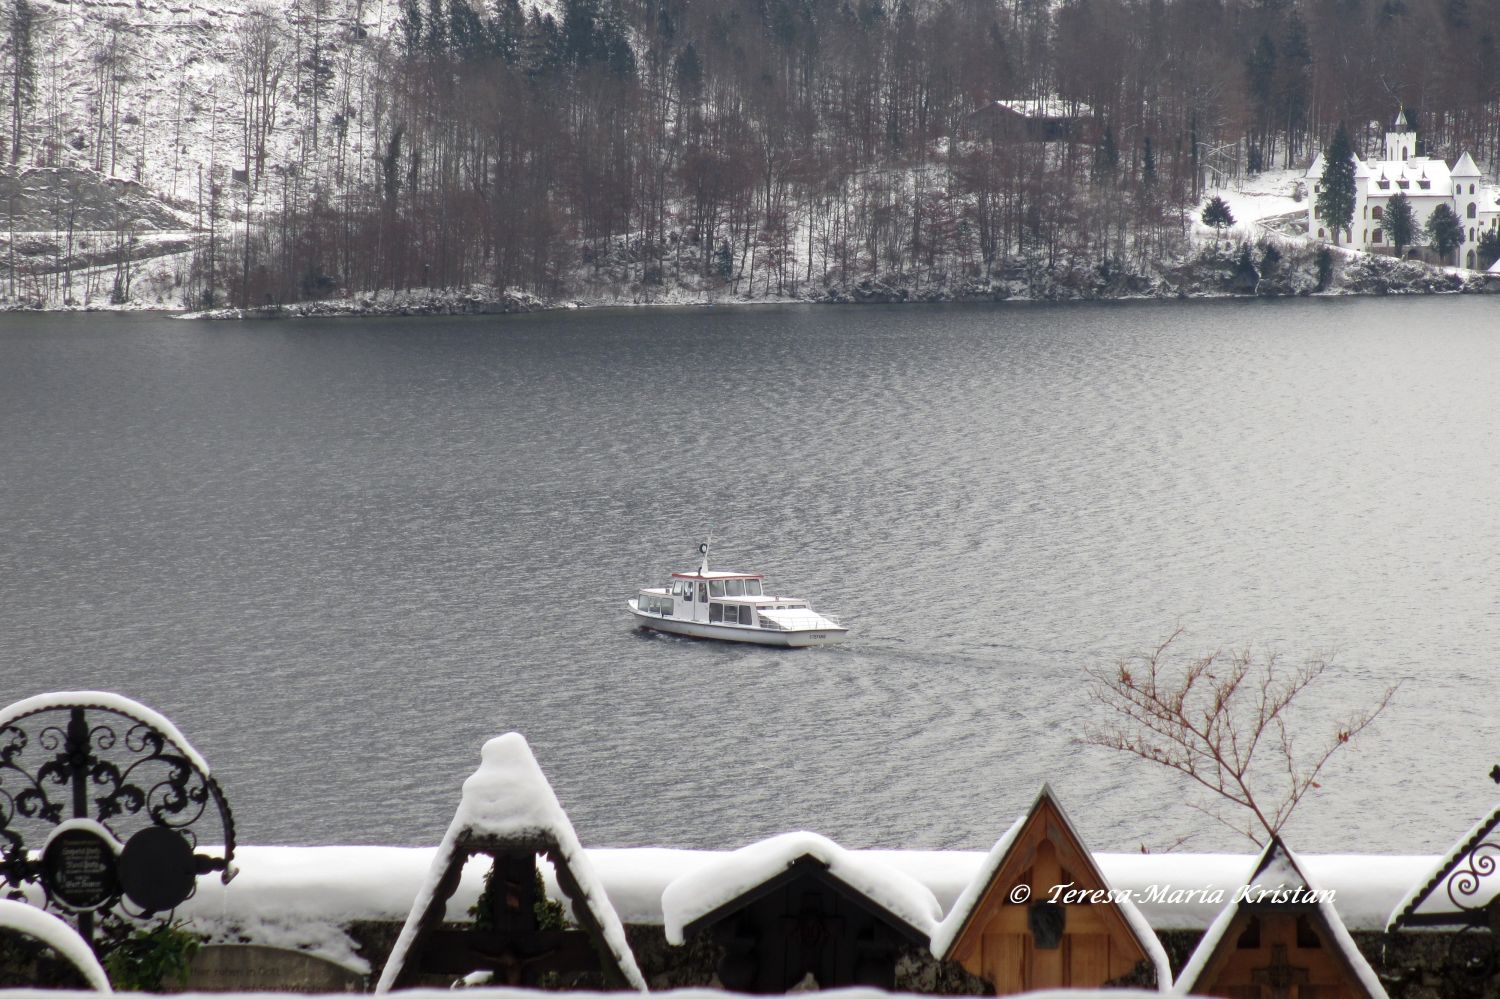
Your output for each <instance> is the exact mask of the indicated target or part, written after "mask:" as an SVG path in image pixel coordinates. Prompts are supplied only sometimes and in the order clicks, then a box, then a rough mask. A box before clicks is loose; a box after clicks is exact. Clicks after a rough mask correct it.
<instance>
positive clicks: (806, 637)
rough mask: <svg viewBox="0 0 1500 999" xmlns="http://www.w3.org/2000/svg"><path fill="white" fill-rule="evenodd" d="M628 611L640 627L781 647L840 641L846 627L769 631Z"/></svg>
mask: <svg viewBox="0 0 1500 999" xmlns="http://www.w3.org/2000/svg"><path fill="white" fill-rule="evenodd" d="M630 613H631V615H632V616H633V617H634V618H635V621H636V623H637V624H639V625H640V626H641V627H642V628H650V629H651V630H652V631H662V632H666V633H667V634H669V635H684V636H686V637H688V638H712V639H717V640H718V641H721V642H748V643H750V644H752V645H774V646H778V647H780V648H784V649H805V648H809V647H811V646H814V645H832V644H833V643H834V642H839V641H842V640H843V638H844V636H845V635H847V634H848V633H849V629H848V628H817V629H813V628H808V629H804V630H800V631H772V630H770V629H768V628H740V627H733V626H728V625H722V624H704V623H703V622H701V621H684V620H682V619H681V618H674V617H660V616H658V615H655V614H642V613H641V612H640V611H638V610H636V609H635V608H633V607H632V608H631V609H630Z"/></svg>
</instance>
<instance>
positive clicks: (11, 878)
mask: <svg viewBox="0 0 1500 999" xmlns="http://www.w3.org/2000/svg"><path fill="white" fill-rule="evenodd" d="M122 702H123V703H122ZM23 703H26V702H23ZM130 704H131V702H125V701H123V699H120V700H119V701H114V700H112V701H111V702H110V703H105V704H89V703H61V702H52V701H48V700H46V699H42V701H41V702H40V703H38V704H37V705H36V706H35V707H34V708H32V709H30V710H23V711H22V713H20V714H11V712H10V711H9V710H7V711H6V712H5V715H6V718H5V721H4V723H3V724H0V878H3V879H4V881H6V882H7V883H8V884H9V885H10V887H11V889H12V891H13V892H14V891H16V890H18V889H19V888H20V887H21V885H22V884H24V883H26V882H33V881H37V880H38V879H39V878H40V877H41V874H42V872H41V869H40V868H41V864H40V862H39V861H38V860H37V859H36V858H35V853H36V852H37V851H39V850H40V849H41V847H42V846H43V845H44V843H46V841H47V839H48V837H49V836H50V835H51V834H52V831H53V830H54V829H55V828H56V827H57V826H59V825H60V824H62V823H63V822H65V821H68V820H70V819H87V820H92V821H93V822H96V823H98V825H99V826H102V827H103V828H104V830H106V831H107V832H108V833H109V835H110V836H112V837H113V838H114V839H115V840H116V841H117V843H119V844H125V843H127V842H128V841H129V840H130V838H131V837H132V836H134V835H136V834H137V833H140V832H141V831H142V830H145V829H149V828H153V827H156V828H162V829H169V830H171V831H172V832H174V833H175V834H177V835H179V836H181V837H182V838H183V840H184V841H185V843H186V847H187V848H186V849H185V850H181V851H180V852H181V854H182V856H183V857H184V858H189V860H188V862H190V863H191V865H192V867H193V869H194V872H195V873H197V874H206V873H209V872H211V871H224V872H229V871H231V870H232V868H231V864H232V861H233V859H234V819H233V817H232V816H231V814H230V811H229V805H228V803H227V802H226V801H225V800H224V795H223V793H222V792H221V791H220V789H219V786H218V783H217V782H216V781H215V780H214V778H213V777H212V776H211V775H210V774H209V773H208V771H207V768H206V767H203V766H200V764H199V763H198V762H197V761H196V754H194V753H193V752H192V750H191V749H190V748H188V747H185V746H180V745H177V744H176V743H175V742H174V740H173V739H172V738H171V737H170V736H169V735H168V734H167V733H166V732H163V731H162V730H161V729H160V728H158V727H157V725H156V724H153V722H152V721H151V720H149V719H150V716H151V715H153V714H154V713H152V712H148V711H146V710H145V709H140V712H139V713H140V714H141V715H142V716H146V717H135V716H134V715H132V714H131V712H130ZM13 707H20V706H19V705H17V706H13ZM155 835H157V836H158V837H159V836H160V834H159V833H158V834H155ZM157 842H158V844H159V842H160V841H159V839H158V841H157ZM200 843H204V844H219V843H222V844H223V855H222V856H219V855H204V854H199V853H197V852H196V851H197V849H198V846H199V844H200ZM147 852H150V851H142V853H147ZM169 852H170V851H169ZM153 855H160V852H159V851H157V852H156V853H154V854H153ZM43 887H44V888H46V887H47V886H46V885H45V883H44V885H43ZM191 890H192V889H191V888H189V889H188V891H189V893H191ZM49 898H50V892H49Z"/></svg>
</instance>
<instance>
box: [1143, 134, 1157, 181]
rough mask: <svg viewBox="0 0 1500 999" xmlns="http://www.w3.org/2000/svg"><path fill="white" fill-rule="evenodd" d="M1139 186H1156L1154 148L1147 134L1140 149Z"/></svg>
mask: <svg viewBox="0 0 1500 999" xmlns="http://www.w3.org/2000/svg"><path fill="white" fill-rule="evenodd" d="M1141 186H1142V187H1145V188H1146V189H1147V190H1150V189H1151V188H1153V187H1155V186H1156V150H1155V149H1153V148H1152V146H1151V136H1149V135H1148V136H1146V141H1145V143H1144V145H1143V146H1142V149H1141Z"/></svg>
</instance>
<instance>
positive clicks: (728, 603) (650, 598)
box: [627, 542, 849, 648]
mask: <svg viewBox="0 0 1500 999" xmlns="http://www.w3.org/2000/svg"><path fill="white" fill-rule="evenodd" d="M698 552H699V554H701V555H702V556H703V561H702V562H701V563H699V565H698V569H697V571H696V572H674V573H672V582H671V584H670V585H668V586H657V587H651V588H648V589H643V590H641V592H640V594H639V595H637V596H636V597H635V598H634V599H633V600H630V601H627V603H628V604H629V606H630V613H631V614H633V615H635V619H636V623H637V624H639V625H640V626H641V627H643V628H650V629H652V630H654V631H665V632H669V633H671V634H673V635H689V636H691V637H693V638H718V639H722V640H724V641H726V642H754V643H755V644H757V645H781V646H787V647H791V648H802V647H804V646H808V645H828V644H830V643H832V642H837V641H839V640H841V639H842V638H843V637H844V636H845V635H847V634H848V633H849V629H848V628H845V627H844V626H843V625H841V624H839V623H838V622H837V621H835V620H833V619H832V618H827V617H824V616H823V615H821V614H819V613H817V612H816V611H814V610H813V609H812V608H811V607H809V606H807V601H805V600H799V599H797V598H796V597H776V596H772V595H770V594H769V593H766V592H765V577H764V576H762V575H760V574H759V573H754V572H726V571H724V570H722V569H718V570H714V569H710V568H709V567H708V542H704V543H703V544H701V545H699V546H698Z"/></svg>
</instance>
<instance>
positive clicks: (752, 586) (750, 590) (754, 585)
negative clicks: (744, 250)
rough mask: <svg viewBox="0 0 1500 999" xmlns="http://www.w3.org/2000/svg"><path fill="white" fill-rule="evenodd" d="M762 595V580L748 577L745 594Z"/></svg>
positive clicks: (748, 595) (749, 595)
mask: <svg viewBox="0 0 1500 999" xmlns="http://www.w3.org/2000/svg"><path fill="white" fill-rule="evenodd" d="M761 595H762V594H761V592H760V580H758V579H747V580H745V596H747V597H758V596H761Z"/></svg>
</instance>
